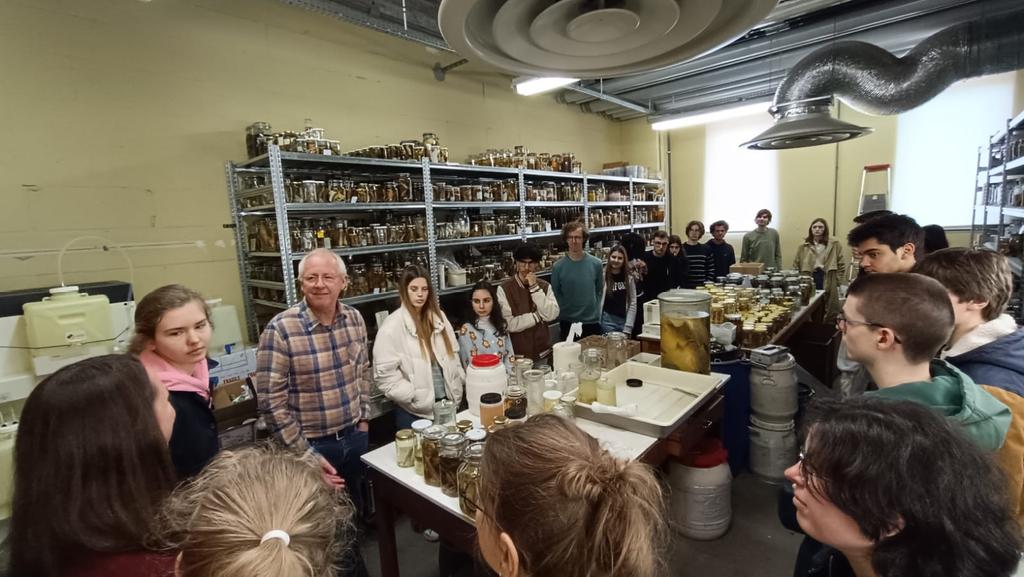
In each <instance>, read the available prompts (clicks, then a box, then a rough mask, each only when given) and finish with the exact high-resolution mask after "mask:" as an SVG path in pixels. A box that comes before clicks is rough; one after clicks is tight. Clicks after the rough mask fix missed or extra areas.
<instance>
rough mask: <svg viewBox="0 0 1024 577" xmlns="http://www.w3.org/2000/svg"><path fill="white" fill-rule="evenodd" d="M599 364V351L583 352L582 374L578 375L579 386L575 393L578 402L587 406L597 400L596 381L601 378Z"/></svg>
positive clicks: (589, 350) (588, 350) (600, 362)
mask: <svg viewBox="0 0 1024 577" xmlns="http://www.w3.org/2000/svg"><path fill="white" fill-rule="evenodd" d="M601 364H602V361H601V351H600V350H599V349H587V350H585V351H583V373H582V374H581V375H580V386H579V389H578V391H577V393H576V398H577V399H578V400H579V402H581V403H585V404H588V405H589V404H590V403H593V402H594V401H596V400H597V380H598V379H599V378H601Z"/></svg>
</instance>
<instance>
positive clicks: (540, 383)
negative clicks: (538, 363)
mask: <svg viewBox="0 0 1024 577" xmlns="http://www.w3.org/2000/svg"><path fill="white" fill-rule="evenodd" d="M523 387H524V388H525V389H526V414H527V415H536V414H538V413H542V412H544V371H541V370H538V369H529V370H527V371H523Z"/></svg>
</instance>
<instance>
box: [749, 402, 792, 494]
mask: <svg viewBox="0 0 1024 577" xmlns="http://www.w3.org/2000/svg"><path fill="white" fill-rule="evenodd" d="M794 428H795V425H794V423H793V421H792V420H790V421H789V422H786V423H773V422H771V421H764V420H762V419H760V418H758V417H754V416H751V417H750V470H751V471H752V472H753V473H755V474H757V475H760V476H761V477H764V478H765V479H770V480H772V481H781V480H782V479H784V478H785V472H786V469H788V468H789V467H790V466H791V465H792V464H793V463H795V462H796V459H797V447H796V445H797V443H796V432H795V431H794Z"/></svg>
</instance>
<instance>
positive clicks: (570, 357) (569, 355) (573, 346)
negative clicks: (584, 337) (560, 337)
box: [551, 341, 583, 374]
mask: <svg viewBox="0 0 1024 577" xmlns="http://www.w3.org/2000/svg"><path fill="white" fill-rule="evenodd" d="M582 347H583V345H581V344H579V343H567V342H565V341H560V342H557V343H555V344H554V345H553V346H552V347H551V359H552V368H553V369H554V370H555V374H562V373H563V372H565V371H568V370H569V365H571V364H573V363H578V362H580V352H581V351H582Z"/></svg>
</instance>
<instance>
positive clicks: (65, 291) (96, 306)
mask: <svg viewBox="0 0 1024 577" xmlns="http://www.w3.org/2000/svg"><path fill="white" fill-rule="evenodd" d="M22 311H23V312H24V313H25V332H26V333H27V336H28V345H29V346H30V347H31V348H32V356H44V355H53V354H56V353H57V352H58V351H56V350H55V349H54V348H53V347H65V346H69V345H71V346H76V345H85V344H90V343H95V342H100V341H107V340H111V339H113V338H114V335H113V332H114V329H113V324H112V323H111V319H110V300H109V299H107V297H106V296H105V295H88V294H86V293H80V292H78V287H77V286H67V287H57V288H52V289H50V296H49V297H47V298H44V299H43V300H41V301H39V302H34V303H25V304H24V305H22Z"/></svg>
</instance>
